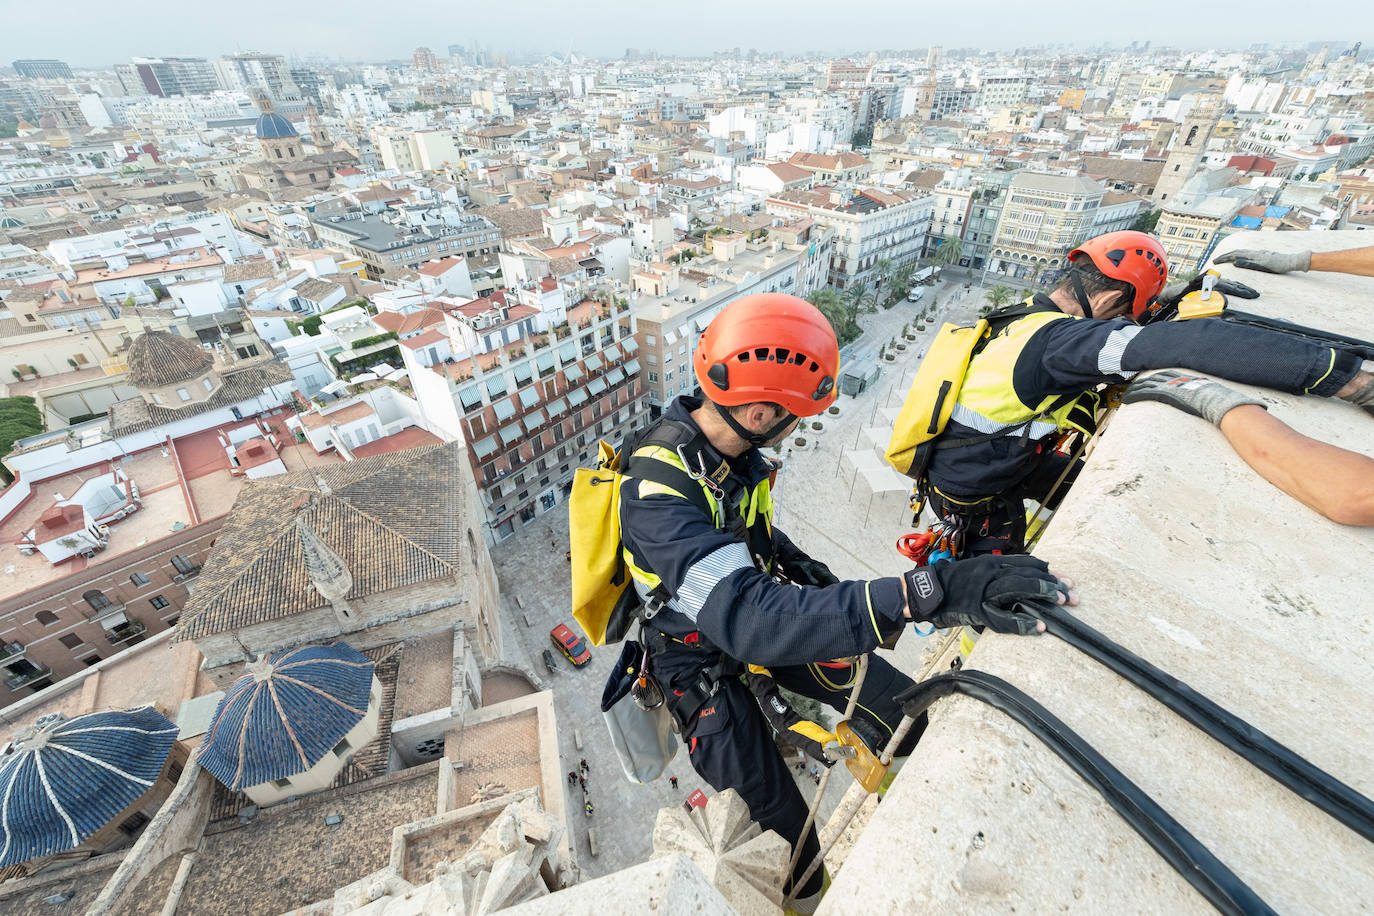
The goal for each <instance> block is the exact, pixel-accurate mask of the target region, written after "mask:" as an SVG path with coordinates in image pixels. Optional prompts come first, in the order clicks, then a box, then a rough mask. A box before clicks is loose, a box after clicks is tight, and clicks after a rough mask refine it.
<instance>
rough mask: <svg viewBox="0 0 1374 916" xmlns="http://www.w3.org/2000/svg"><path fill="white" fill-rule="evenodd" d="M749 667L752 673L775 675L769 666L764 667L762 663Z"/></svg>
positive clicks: (766, 675)
mask: <svg viewBox="0 0 1374 916" xmlns="http://www.w3.org/2000/svg"><path fill="white" fill-rule="evenodd" d="M748 668H749V673H750V674H762V675H763V676H764V677H772V676H773V672H771V671H769V670H768V669H767V668H765V667H763V666H762V665H749V666H748Z"/></svg>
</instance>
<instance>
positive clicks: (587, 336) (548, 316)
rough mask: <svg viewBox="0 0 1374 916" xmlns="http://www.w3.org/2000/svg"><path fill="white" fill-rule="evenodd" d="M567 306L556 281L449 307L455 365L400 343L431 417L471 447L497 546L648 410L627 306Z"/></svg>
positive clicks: (433, 425) (434, 426)
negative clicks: (420, 355) (425, 358)
mask: <svg viewBox="0 0 1374 916" xmlns="http://www.w3.org/2000/svg"><path fill="white" fill-rule="evenodd" d="M546 280H547V278H546ZM562 303H563V299H562V296H561V295H560V294H559V293H558V287H557V284H556V283H553V282H552V281H548V282H545V281H540V282H538V283H536V284H534V285H533V287H532V288H531V289H528V290H526V289H519V290H514V291H512V290H507V291H502V292H498V293H494V294H493V295H491V296H490V297H487V298H483V299H477V300H474V301H473V302H469V303H466V304H464V305H461V306H456V307H453V306H451V307H446V309H445V313H446V318H445V323H446V329H447V333H448V338H449V347H450V349H451V351H452V353H453V355H452V356H451V357H449V359H448V360H447V361H445V362H440V363H436V364H435V365H433V366H430V367H425V366H423V365H421V363H420V361H419V360H418V359H417V358H415V351H414V349H413V348H405V347H403V348H402V357H403V360H404V362H405V365H406V368H407V369H408V370H409V371H410V379H411V382H412V384H413V385H414V390H415V397H416V400H417V403H418V404H419V408H420V412H421V415H422V416H423V417H424V418H425V422H426V425H427V426H428V427H429V429H431V430H433V431H435V432H439V433H440V434H442V435H445V436H446V437H450V438H461V439H462V440H463V441H465V442H467V443H468V449H467V455H468V460H469V461H470V463H471V465H472V474H473V478H474V479H475V481H476V485H477V489H478V492H479V494H480V498H479V500H478V504H479V506H480V507H481V510H482V512H483V513H484V522H483V526H482V527H483V532H484V535H485V537H486V539H487V540H488V541H489V542H493V543H494V542H497V541H501V540H504V539H505V538H507V537H510V535H511V534H513V533H514V532H515V531H516V530H517V529H519V528H521V527H523V526H524V525H526V524H529V523H530V522H531V521H533V520H534V519H535V518H537V517H538V516H539V515H541V514H543V513H545V512H547V511H548V510H550V509H552V508H553V507H554V506H556V505H557V504H558V503H559V502H560V501H561V500H563V499H564V498H566V496H567V494H568V493H569V492H570V491H571V489H572V479H573V472H574V470H576V468H578V467H581V466H583V465H586V464H588V463H590V462H591V461H592V460H593V459H594V457H595V454H596V443H597V440H599V439H606V440H607V441H610V442H618V441H619V440H620V439H621V437H622V436H623V435H624V434H626V433H627V432H628V431H630V430H631V429H633V428H634V426H635V424H636V423H637V422H638V421H639V419H640V418H641V416H642V414H643V411H644V393H645V392H644V386H643V383H642V382H641V380H640V362H639V357H638V350H639V344H638V343H637V341H636V340H635V337H634V332H635V325H634V313H633V311H632V310H631V308H630V305H629V303H628V302H627V301H626V300H624V299H615V298H612V297H610V296H607V297H606V298H605V301H597V300H592V299H586V300H583V301H582V302H579V303H577V304H576V305H574V306H572V307H571V308H564V307H563V305H562Z"/></svg>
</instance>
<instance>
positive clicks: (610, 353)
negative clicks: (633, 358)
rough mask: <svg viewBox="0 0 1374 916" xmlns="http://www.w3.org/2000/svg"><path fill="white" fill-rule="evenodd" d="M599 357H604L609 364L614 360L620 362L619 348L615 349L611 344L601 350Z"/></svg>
mask: <svg viewBox="0 0 1374 916" xmlns="http://www.w3.org/2000/svg"><path fill="white" fill-rule="evenodd" d="M601 355H602V356H604V357H606V361H607V362H610V361H611V360H615V361H617V362H619V361H620V348H619V347H617V346H616V345H615V344H611V345H610V346H608V347H605V348H603V349H602V351H601Z"/></svg>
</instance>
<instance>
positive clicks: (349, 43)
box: [0, 0, 1374, 66]
mask: <svg viewBox="0 0 1374 916" xmlns="http://www.w3.org/2000/svg"><path fill="white" fill-rule="evenodd" d="M1339 5H1340V6H1341V7H1343V9H1342V11H1341V14H1340V16H1339V17H1337V19H1336V20H1335V21H1337V22H1338V23H1339V26H1332V25H1330V24H1327V23H1330V22H1331V21H1332V19H1331V17H1329V16H1327V15H1325V14H1323V15H1310V16H1296V15H1294V13H1293V11H1294V4H1293V3H1292V0H1248V2H1246V3H1245V4H1243V5H1242V4H1238V3H1237V4H1211V3H1206V2H1199V0H1147V2H1143V3H1131V2H1120V0H1118V2H1108V3H1098V4H1093V3H1082V2H1074V0H1034V2H1028V0H973V2H963V3H960V2H944V3H938V4H937V3H932V2H930V0H926V2H923V3H922V2H913V0H858V2H836V0H824V2H821V0H693V2H690V3H686V2H674V3H663V2H657V3H656V2H652V0H650V2H645V0H637V2H628V3H627V2H621V3H607V2H578V0H514V2H509V3H490V2H485V3H484V2H478V3H471V2H464V0H445V2H442V3H440V2H432V0H416V2H401V3H378V2H376V0H330V2H325V3H320V2H316V3H294V2H291V0H232V2H225V3H176V4H172V3H167V2H161V3H159V2H156V0H154V2H150V3H139V4H129V3H112V2H110V0H65V2H63V3H60V4H49V3H39V2H34V0H0V61H3V62H5V63H8V62H9V61H11V60H13V59H15V58H44V57H56V58H59V59H61V60H66V61H68V62H69V63H71V64H73V65H75V66H105V65H109V64H112V63H116V62H121V61H127V60H128V59H129V57H131V56H147V57H155V56H191V57H217V56H220V55H223V54H232V53H233V52H234V51H236V50H250V49H252V50H260V51H269V52H273V53H278V54H285V55H288V56H290V55H293V54H298V55H312V56H313V55H324V56H326V57H329V58H335V59H346V60H366V61H381V60H387V59H394V58H408V57H409V56H410V53H411V51H413V50H414V48H415V47H416V46H417V45H421V44H423V45H426V46H429V47H431V48H433V49H434V51H435V52H436V53H438V54H439V55H440V56H443V55H444V54H445V53H446V49H447V47H448V45H450V44H461V45H468V46H470V45H472V44H473V43H474V42H477V43H480V44H481V45H482V46H484V47H486V46H489V47H490V48H491V49H492V51H493V52H495V53H498V54H499V53H503V52H505V53H511V54H519V53H524V52H530V51H537V52H553V53H557V54H560V55H562V54H563V53H565V52H566V51H567V50H568V49H569V46H571V48H572V50H573V51H574V52H576V53H580V54H583V55H587V56H590V57H603V58H609V57H619V56H620V55H622V54H623V53H624V52H625V49H626V48H627V47H634V48H641V49H646V48H654V49H656V50H658V51H659V52H660V53H664V54H684V55H700V54H709V53H710V52H712V51H716V50H725V49H730V48H735V47H739V48H741V49H742V50H748V49H749V48H751V47H752V48H757V49H758V50H760V51H767V52H783V53H789V52H790V53H806V52H808V51H822V52H825V53H841V52H843V53H860V52H863V53H866V52H867V51H868V50H870V49H881V48H917V47H924V46H926V45H927V44H929V43H932V42H933V43H936V44H940V45H943V46H945V47H983V48H997V49H1002V48H1012V47H1017V46H1027V45H1034V44H1053V43H1059V42H1079V43H1084V44H1089V43H1097V42H1104V41H1105V42H1109V43H1110V44H1112V45H1113V46H1123V45H1127V44H1129V43H1131V42H1132V41H1152V42H1154V43H1155V44H1170V45H1174V46H1178V47H1193V48H1207V47H1217V48H1246V47H1248V46H1249V45H1250V44H1251V43H1253V42H1273V43H1283V42H1306V41H1316V40H1324V39H1331V40H1333V43H1335V40H1334V39H1333V36H1332V33H1337V34H1341V35H1346V36H1349V39H1348V40H1349V41H1352V42H1353V41H1356V40H1358V39H1361V38H1364V39H1367V40H1368V39H1374V28H1372V27H1374V3H1371V2H1369V0H1349V2H1344V3H1341V4H1339ZM1227 7H1230V9H1228V8H1227ZM1094 8H1096V9H1097V10H1098V11H1099V12H1096V13H1094V12H1092V10H1094ZM1323 9H1324V10H1325V11H1326V12H1334V9H1333V8H1332V7H1330V6H1326V7H1323ZM144 10H150V11H156V12H154V13H152V15H145V14H144V13H143V11H144ZM1174 24H1177V25H1178V26H1179V28H1171V27H1172V26H1173V25H1174Z"/></svg>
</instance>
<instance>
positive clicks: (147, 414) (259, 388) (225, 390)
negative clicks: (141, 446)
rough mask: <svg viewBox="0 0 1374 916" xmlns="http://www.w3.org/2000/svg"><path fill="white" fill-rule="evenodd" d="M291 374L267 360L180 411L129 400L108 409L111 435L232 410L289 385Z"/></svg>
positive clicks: (225, 380) (231, 375)
mask: <svg viewBox="0 0 1374 916" xmlns="http://www.w3.org/2000/svg"><path fill="white" fill-rule="evenodd" d="M291 378H292V376H291V370H290V369H288V368H286V366H284V365H282V364H281V363H279V362H277V361H276V360H267V361H265V362H261V363H258V364H257V365H254V366H249V367H248V368H246V369H239V370H236V371H234V372H226V373H225V374H224V376H223V380H222V384H221V385H220V386H219V387H218V388H217V389H215V392H214V393H213V394H211V395H210V396H209V397H208V398H206V399H205V400H203V401H191V402H190V403H188V404H185V405H184V406H182V407H162V406H160V405H158V404H149V403H148V402H147V401H145V400H143V399H142V398H129V399H128V400H125V401H116V402H115V403H113V404H111V405H110V409H109V411H108V412H107V416H108V417H109V420H110V432H111V433H112V434H115V435H121V436H123V435H127V434H129V433H136V432H142V431H143V430H145V429H153V428H154V427H157V426H161V425H163V424H165V423H171V422H172V421H174V420H182V419H185V418H186V417H191V416H195V415H196V414H199V413H205V412H206V411H207V410H218V409H220V408H225V407H232V406H233V405H235V404H239V403H242V402H243V401H251V400H253V399H255V398H257V397H258V396H259V395H261V394H262V393H263V392H264V391H265V390H267V388H268V387H269V386H272V385H280V384H282V383H284V382H289V381H291Z"/></svg>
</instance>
